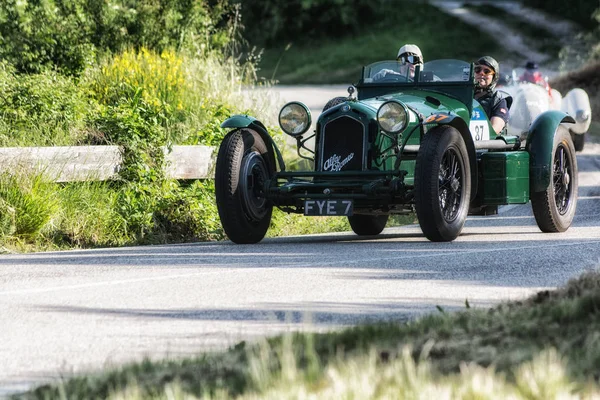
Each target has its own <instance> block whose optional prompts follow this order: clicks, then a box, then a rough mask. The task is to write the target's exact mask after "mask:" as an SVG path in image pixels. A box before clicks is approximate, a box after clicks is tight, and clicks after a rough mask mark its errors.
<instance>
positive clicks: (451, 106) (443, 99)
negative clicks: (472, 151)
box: [361, 89, 469, 118]
mask: <svg viewBox="0 0 600 400" xmlns="http://www.w3.org/2000/svg"><path fill="white" fill-rule="evenodd" d="M390 100H396V101H399V102H401V103H404V104H406V105H407V106H408V108H409V109H411V110H412V111H414V112H417V113H420V114H423V115H425V116H428V115H431V114H437V113H449V112H453V113H456V114H464V115H462V116H463V118H468V115H469V113H468V110H467V107H466V106H465V105H464V104H463V103H462V102H460V101H459V100H457V99H455V98H452V97H450V96H447V95H445V94H443V93H438V92H434V91H426V90H414V89H413V90H404V91H402V92H398V93H393V94H386V95H382V96H377V97H373V98H370V99H364V100H361V103H362V104H364V105H366V106H367V107H369V108H371V109H372V110H373V112H374V113H377V110H378V109H379V107H381V105H382V104H383V103H385V102H387V101H390Z"/></svg>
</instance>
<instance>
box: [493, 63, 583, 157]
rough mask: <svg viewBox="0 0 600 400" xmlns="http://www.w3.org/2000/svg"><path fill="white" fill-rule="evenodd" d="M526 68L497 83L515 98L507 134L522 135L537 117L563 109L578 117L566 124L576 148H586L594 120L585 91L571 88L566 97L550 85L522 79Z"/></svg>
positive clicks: (501, 89)
mask: <svg viewBox="0 0 600 400" xmlns="http://www.w3.org/2000/svg"><path fill="white" fill-rule="evenodd" d="M524 70H525V69H524V68H516V69H514V70H513V71H512V76H511V77H510V78H509V79H507V80H506V82H502V84H499V85H498V90H500V91H503V92H505V93H507V94H508V95H510V96H511V97H512V99H513V102H512V105H511V106H510V120H509V121H508V126H507V134H508V135H514V136H521V137H523V135H524V134H525V133H526V132H527V131H528V130H529V126H530V125H531V123H532V122H533V121H534V120H535V118H536V117H537V116H538V115H540V114H541V113H543V112H544V111H548V110H560V111H563V112H566V113H568V114H569V115H570V116H572V117H573V118H574V119H575V124H565V125H564V126H565V127H566V128H568V130H569V132H570V133H571V137H572V139H573V144H574V145H575V150H576V151H581V150H583V146H584V142H585V134H586V132H587V131H588V129H589V127H590V123H591V122H592V108H591V106H590V99H589V97H588V94H587V93H586V92H585V90H583V89H580V88H575V89H571V90H570V91H569V92H568V93H567V94H566V95H565V96H562V95H561V93H560V92H559V91H558V90H556V89H551V88H550V87H549V86H548V85H547V79H548V78H547V77H546V82H545V84H546V86H542V85H540V84H536V83H530V82H526V81H520V79H519V77H521V76H522V75H523V72H524Z"/></svg>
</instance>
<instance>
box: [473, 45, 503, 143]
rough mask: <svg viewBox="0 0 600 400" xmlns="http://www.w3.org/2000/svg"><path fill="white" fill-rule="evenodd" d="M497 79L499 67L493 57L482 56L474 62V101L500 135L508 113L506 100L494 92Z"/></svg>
mask: <svg viewBox="0 0 600 400" xmlns="http://www.w3.org/2000/svg"><path fill="white" fill-rule="evenodd" d="M499 78H500V65H499V64H498V61H496V60H495V59H494V58H493V57H490V56H484V57H481V58H480V59H479V60H477V61H476V62H475V100H477V101H478V102H479V104H481V106H482V107H483V109H484V111H485V113H486V114H487V116H488V118H489V119H490V123H491V124H492V127H493V128H494V131H496V134H498V135H501V134H503V133H504V131H505V129H506V124H507V123H508V118H509V112H508V103H507V99H506V98H504V97H503V96H502V94H501V93H499V92H498V91H497V90H496V84H497V83H498V79H499Z"/></svg>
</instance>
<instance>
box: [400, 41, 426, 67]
mask: <svg viewBox="0 0 600 400" xmlns="http://www.w3.org/2000/svg"><path fill="white" fill-rule="evenodd" d="M407 56H415V60H414V61H417V62H413V60H411V64H423V54H422V53H421V49H420V48H419V46H417V45H416V44H405V45H404V46H402V47H400V50H398V57H397V59H398V60H400V61H404V60H405V58H406V57H407Z"/></svg>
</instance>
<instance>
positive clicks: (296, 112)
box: [279, 102, 311, 136]
mask: <svg viewBox="0 0 600 400" xmlns="http://www.w3.org/2000/svg"><path fill="white" fill-rule="evenodd" d="M310 124H311V119H310V111H309V110H308V107H306V106H305V105H304V104H302V103H299V102H292V103H288V104H286V105H285V106H283V108H282V109H281V111H280V112H279V126H281V129H283V131H284V132H285V133H287V134H288V135H290V136H299V135H302V134H303V133H304V132H306V131H307V130H308V128H310Z"/></svg>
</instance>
